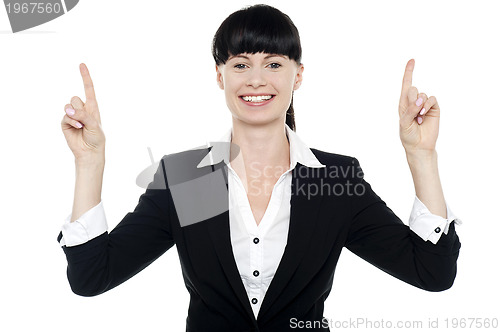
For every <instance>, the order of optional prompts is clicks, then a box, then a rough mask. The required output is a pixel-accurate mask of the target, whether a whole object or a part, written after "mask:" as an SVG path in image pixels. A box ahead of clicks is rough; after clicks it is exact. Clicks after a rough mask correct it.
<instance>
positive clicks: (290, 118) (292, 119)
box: [286, 93, 295, 131]
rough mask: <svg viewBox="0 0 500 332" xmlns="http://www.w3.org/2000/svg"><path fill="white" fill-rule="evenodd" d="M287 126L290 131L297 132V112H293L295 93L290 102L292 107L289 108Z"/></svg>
mask: <svg viewBox="0 0 500 332" xmlns="http://www.w3.org/2000/svg"><path fill="white" fill-rule="evenodd" d="M286 124H287V125H288V127H290V129H292V130H293V131H295V112H294V111H293V93H292V101H290V107H288V111H286Z"/></svg>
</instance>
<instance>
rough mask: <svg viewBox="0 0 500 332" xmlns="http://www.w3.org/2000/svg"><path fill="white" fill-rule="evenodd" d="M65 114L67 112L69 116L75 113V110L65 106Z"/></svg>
mask: <svg viewBox="0 0 500 332" xmlns="http://www.w3.org/2000/svg"><path fill="white" fill-rule="evenodd" d="M66 114H68V115H69V116H72V115H75V110H74V109H72V108H67V109H66Z"/></svg>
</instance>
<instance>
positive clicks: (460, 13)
mask: <svg viewBox="0 0 500 332" xmlns="http://www.w3.org/2000/svg"><path fill="white" fill-rule="evenodd" d="M267 3H268V4H270V5H274V6H276V7H277V8H279V9H280V10H282V11H283V12H285V13H286V14H288V15H289V16H290V17H291V18H292V20H293V21H294V23H295V24H296V26H297V27H298V29H299V32H300V34H301V38H302V46H303V63H304V65H305V71H304V82H303V85H302V87H301V88H300V89H299V90H297V91H296V93H295V98H294V104H295V109H296V122H297V134H299V136H300V137H301V138H302V139H303V140H304V141H305V142H306V143H307V144H308V145H309V146H310V147H314V148H317V149H320V150H324V151H329V152H334V153H341V154H347V155H351V156H355V157H357V158H358V159H359V161H360V163H361V166H362V167H363V170H364V173H365V178H366V180H367V181H368V182H370V183H371V184H372V187H373V189H374V190H375V192H377V194H378V195H379V196H381V197H382V199H384V201H385V202H386V203H387V205H388V206H389V207H390V208H391V209H393V211H394V212H395V213H396V214H397V215H398V216H400V218H401V219H402V220H403V221H404V222H407V220H408V217H409V212H410V210H411V207H412V204H413V199H414V188H413V183H412V178H411V174H410V171H409V168H408V165H407V162H406V158H405V155H404V150H403V147H402V145H401V142H400V140H399V133H398V113H397V105H398V100H399V95H400V90H401V81H402V77H403V71H404V67H405V64H406V62H407V61H408V60H409V59H411V58H414V59H415V61H416V66H415V71H414V80H413V84H414V85H415V86H416V87H417V88H418V89H419V91H420V92H425V93H427V95H428V96H431V95H434V96H436V97H437V100H438V102H439V104H440V106H441V110H442V115H441V123H440V134H439V139H438V146H437V150H438V154H439V169H440V176H441V181H442V185H443V188H444V193H445V198H446V200H447V202H448V204H449V205H450V207H451V209H452V210H453V211H454V213H455V214H456V215H457V216H459V217H460V218H461V219H462V220H463V222H464V225H463V226H461V227H457V232H458V234H459V237H460V241H461V243H462V249H461V252H460V257H459V260H458V275H457V277H456V280H455V284H454V286H453V287H452V288H451V289H449V290H447V291H445V292H439V293H430V292H425V291H423V290H420V289H417V288H415V287H413V286H410V285H407V284H405V283H403V282H401V281H399V280H397V279H395V278H393V277H391V276H389V275H387V274H386V273H384V272H382V271H380V270H378V269H377V268H375V267H373V266H372V265H370V264H368V263H366V262H364V261H363V260H361V259H359V258H358V257H356V256H354V255H353V254H351V253H350V252H349V251H347V250H345V251H343V253H342V255H341V258H340V261H339V263H338V266H337V270H336V274H335V279H334V283H333V289H332V292H331V293H330V296H329V298H328V300H327V301H326V303H325V312H324V316H325V317H327V318H328V319H332V320H333V321H338V322H342V321H349V320H350V319H351V320H356V319H358V318H365V319H369V320H371V321H373V322H379V323H380V322H381V320H382V319H383V320H384V321H385V322H387V321H391V322H393V324H396V322H397V321H399V320H403V321H407V320H409V321H422V322H423V326H424V327H425V326H427V324H428V320H429V319H433V320H434V319H436V318H439V320H440V321H439V323H440V325H439V326H440V327H441V328H444V327H445V319H446V318H448V319H450V320H451V318H454V317H455V318H473V317H475V318H482V319H484V318H490V319H491V318H494V317H496V318H497V319H500V315H499V314H498V310H497V309H498V298H499V295H500V291H499V289H500V287H499V286H498V278H499V268H498V254H499V249H498V234H499V230H500V229H499V217H498V213H496V212H495V211H496V210H497V207H498V203H499V198H500V197H499V196H500V195H498V192H497V190H496V188H498V187H499V184H500V183H499V180H498V176H497V170H498V166H499V165H498V143H499V139H498V134H497V133H495V130H496V129H498V123H499V120H500V117H499V115H498V113H499V111H500V108H499V91H500V83H499V76H500V69H499V68H500V66H499V64H498V59H500V52H499V49H498V32H499V31H500V21H499V20H498V10H496V6H495V2H494V1H474V3H473V2H472V1H469V2H463V1H453V2H452V1H419V2H415V1H349V2H347V1H342V2H340V1H268V2H267ZM472 3H473V4H472ZM249 4H254V3H251V2H247V1H235V0H232V1H218V2H211V1H197V2H196V1H176V2H175V3H174V2H169V1H146V0H143V1H116V0H115V1H109V0H108V1H90V0H82V1H80V3H79V4H78V5H77V6H76V7H75V8H74V9H73V10H71V11H70V12H68V13H67V14H66V15H64V16H62V17H60V18H58V19H56V20H54V21H51V22H48V23H46V24H44V25H41V26H38V27H35V28H32V29H30V30H28V31H25V32H21V33H16V34H12V33H11V32H10V26H9V23H8V19H7V15H6V12H5V10H4V7H0V31H1V33H0V47H1V48H0V50H1V53H0V111H1V113H0V114H1V117H0V123H1V126H0V135H1V139H0V142H1V143H0V144H1V150H2V155H3V157H2V162H1V172H0V176H1V179H0V188H1V189H0V190H1V195H2V197H1V205H2V207H1V212H2V224H1V225H2V226H1V233H0V234H1V235H0V236H1V238H0V255H1V258H0V262H1V263H0V269H1V270H0V278H1V282H0V305H1V310H0V330H2V331H47V330H48V329H49V328H50V329H51V330H60V331H72V332H73V331H74V332H76V331H91V330H92V331H139V330H140V331H167V330H168V331H184V329H185V319H186V316H187V308H188V303H189V297H188V292H187V290H186V288H185V286H184V281H183V279H182V275H181V269H180V264H179V260H178V255H177V250H176V249H175V247H174V248H172V249H170V250H169V251H168V252H167V253H166V254H164V255H163V256H162V257H160V258H159V259H158V260H157V261H156V262H154V263H153V264H152V265H151V266H149V267H148V268H147V269H146V270H144V271H142V272H141V273H139V274H138V275H136V276H135V277H134V278H132V279H130V280H129V281H127V282H125V283H124V284H122V285H120V286H119V287H117V288H115V289H113V290H111V291H109V292H107V293H104V294H102V295H100V296H97V297H93V298H84V297H80V296H77V295H75V294H73V293H72V292H71V290H70V287H69V284H68V281H67V279H66V258H65V256H64V253H63V251H62V249H61V248H60V247H59V245H58V243H57V241H56V237H57V235H58V233H59V230H60V227H61V224H62V223H63V220H64V218H65V217H66V216H67V215H68V214H69V213H71V208H72V201H73V190H74V179H75V173H74V171H75V170H74V163H73V155H72V154H71V151H70V150H69V148H68V147H67V145H66V141H65V139H64V136H63V134H62V131H61V126H60V121H61V119H62V117H63V115H64V110H63V108H64V105H65V104H66V103H69V101H70V99H71V97H72V96H74V95H77V96H80V97H81V98H84V93H83V84H82V82H81V77H80V74H79V70H78V65H79V64H80V63H81V62H85V63H86V64H87V65H88V67H89V69H90V73H91V76H92V78H93V80H94V85H95V89H96V94H97V98H98V102H99V106H100V111H101V117H102V125H103V129H104V132H105V134H106V168H105V173H104V185H103V192H102V200H103V204H104V206H105V211H106V216H107V219H108V224H109V226H110V228H113V227H114V226H115V225H116V224H118V223H119V221H120V220H121V219H122V218H123V217H124V216H125V214H126V213H127V212H129V211H133V209H134V207H135V206H136V205H137V203H138V198H139V196H140V194H141V193H143V192H144V189H142V188H139V187H137V186H136V185H135V177H136V176H137V174H138V173H139V172H140V171H142V170H143V169H144V168H145V167H147V166H148V165H149V163H150V160H149V155H148V151H147V147H148V146H149V147H151V149H152V151H153V154H154V156H155V158H156V159H158V158H160V157H161V156H163V155H164V154H168V153H173V152H178V151H182V150H185V149H189V148H193V147H196V146H200V145H202V144H204V143H205V142H206V141H208V140H210V139H217V138H219V137H220V136H221V135H222V134H223V133H225V132H226V131H227V129H228V128H229V127H230V125H231V116H230V113H229V111H228V109H227V107H226V105H225V100H224V95H223V92H222V91H221V90H220V89H219V88H218V87H217V85H216V82H215V66H214V61H213V58H212V57H211V53H210V46H211V41H212V37H213V35H214V33H215V31H216V30H217V28H218V26H219V25H220V23H221V22H222V21H223V19H224V18H225V17H227V16H228V15H229V14H231V13H232V12H233V11H235V10H238V9H240V8H241V7H243V6H245V5H249ZM362 327H363V325H360V326H359V327H358V328H352V329H349V328H340V329H338V330H342V331H351V330H352V331H363V330H365V329H363V328H362ZM332 330H333V328H332ZM372 330H373V329H372ZM394 330H401V331H402V330H405V331H406V330H412V329H394ZM424 330H426V329H425V328H421V329H415V331H424ZM460 330H468V329H460ZM477 330H483V329H477ZM485 330H491V328H490V329H485Z"/></svg>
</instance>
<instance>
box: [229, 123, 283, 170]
mask: <svg viewBox="0 0 500 332" xmlns="http://www.w3.org/2000/svg"><path fill="white" fill-rule="evenodd" d="M231 142H232V143H234V144H236V145H238V146H239V147H240V154H241V156H242V157H243V163H244V164H245V166H247V167H245V168H248V166H249V165H252V168H259V169H262V168H264V167H269V166H271V167H275V166H283V167H286V168H288V166H289V165H290V145H289V143H288V139H287V137H286V131H285V123H284V122H283V120H282V119H280V121H273V122H271V123H266V124H264V125H251V124H248V123H244V122H241V121H238V120H237V119H234V118H233V130H232V139H231ZM238 158H240V156H238ZM231 159H233V156H231Z"/></svg>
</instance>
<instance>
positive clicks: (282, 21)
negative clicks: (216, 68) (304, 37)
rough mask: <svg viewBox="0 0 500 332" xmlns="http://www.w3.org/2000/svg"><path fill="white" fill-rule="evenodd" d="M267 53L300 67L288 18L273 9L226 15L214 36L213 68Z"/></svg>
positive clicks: (297, 43) (293, 29)
mask: <svg viewBox="0 0 500 332" xmlns="http://www.w3.org/2000/svg"><path fill="white" fill-rule="evenodd" d="M259 52H263V53H269V54H280V55H285V56H288V58H290V59H291V60H295V61H296V62H297V63H300V60H301V55H302V49H301V45H300V38H299V33H298V30H297V28H296V27H295V25H294V24H293V22H292V21H291V20H290V18H289V17H288V16H287V15H286V14H284V13H282V12H281V11H279V10H278V9H276V8H273V7H269V6H263V5H257V6H252V7H249V8H245V9H242V10H240V11H237V12H235V13H233V14H232V15H230V16H229V17H228V18H227V19H226V20H225V21H224V22H223V23H222V24H221V26H220V27H219V30H218V31H217V33H216V34H215V37H214V40H213V45H212V54H213V56H214V59H215V63H216V64H217V65H219V64H224V63H226V61H227V60H228V59H229V57H230V56H231V55H237V54H241V53H250V54H254V53H259Z"/></svg>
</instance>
